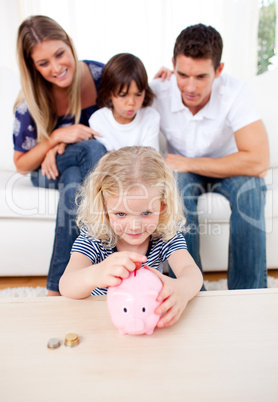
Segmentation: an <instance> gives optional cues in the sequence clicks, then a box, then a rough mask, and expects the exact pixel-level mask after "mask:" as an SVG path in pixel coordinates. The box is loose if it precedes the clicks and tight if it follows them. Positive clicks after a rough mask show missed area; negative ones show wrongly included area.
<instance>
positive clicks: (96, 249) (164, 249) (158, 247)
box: [71, 228, 187, 296]
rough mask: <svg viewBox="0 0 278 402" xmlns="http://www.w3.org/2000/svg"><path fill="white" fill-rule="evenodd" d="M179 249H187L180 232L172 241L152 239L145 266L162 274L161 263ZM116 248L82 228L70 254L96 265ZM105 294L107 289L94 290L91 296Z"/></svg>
mask: <svg viewBox="0 0 278 402" xmlns="http://www.w3.org/2000/svg"><path fill="white" fill-rule="evenodd" d="M180 249H187V246H186V242H185V239H184V237H183V235H182V233H181V232H177V233H176V235H175V236H174V237H172V239H170V240H168V241H163V240H161V239H160V238H156V239H152V240H151V241H150V244H149V248H148V251H147V254H146V255H147V257H148V260H147V262H146V265H148V266H150V267H152V268H155V269H158V270H159V271H160V272H162V269H163V267H162V263H163V262H164V261H166V260H168V258H169V257H170V255H171V254H172V253H173V252H174V251H176V250H180ZM116 251H117V249H116V248H111V247H110V248H106V247H104V246H103V244H102V242H101V241H100V240H99V239H95V238H92V237H91V236H90V235H89V233H88V232H87V231H86V229H85V228H82V230H81V233H80V235H79V236H78V238H77V239H76V240H75V242H74V244H73V246H72V250H71V252H78V253H81V254H84V255H85V256H86V257H88V258H89V259H90V261H91V262H92V264H98V263H100V262H101V261H103V260H105V258H107V257H108V256H109V255H111V254H112V253H114V252H116ZM106 293H107V288H96V289H94V290H93V291H92V293H91V294H92V295H94V296H100V295H105V294H106Z"/></svg>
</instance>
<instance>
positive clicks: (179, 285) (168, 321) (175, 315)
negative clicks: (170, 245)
mask: <svg viewBox="0 0 278 402" xmlns="http://www.w3.org/2000/svg"><path fill="white" fill-rule="evenodd" d="M146 268H147V269H149V270H150V271H152V272H153V273H154V274H155V275H156V276H158V278H159V279H160V280H161V282H162V283H163V288H162V290H161V292H160V293H159V295H158V297H157V301H159V302H161V304H160V306H158V307H157V309H156V311H155V312H156V314H159V315H161V318H160V320H159V321H158V323H157V326H158V327H160V328H162V327H170V326H171V325H173V324H175V322H177V321H178V319H179V318H180V316H181V314H182V312H183V310H184V309H185V307H186V305H187V303H188V301H189V300H188V298H187V297H186V291H185V289H186V287H185V286H184V278H180V279H179V278H177V279H176V278H170V277H168V276H166V275H163V274H161V273H160V272H159V271H158V270H157V269H154V268H151V267H146Z"/></svg>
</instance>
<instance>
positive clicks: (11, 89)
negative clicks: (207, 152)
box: [0, 68, 278, 277]
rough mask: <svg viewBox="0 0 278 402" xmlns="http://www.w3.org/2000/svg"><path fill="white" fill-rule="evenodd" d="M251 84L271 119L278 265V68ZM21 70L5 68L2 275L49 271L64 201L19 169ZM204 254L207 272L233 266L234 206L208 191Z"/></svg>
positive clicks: (273, 239) (275, 261)
mask: <svg viewBox="0 0 278 402" xmlns="http://www.w3.org/2000/svg"><path fill="white" fill-rule="evenodd" d="M249 83H250V86H251V89H252V91H253V93H254V96H255V98H256V100H257V103H258V106H259V108H260V110H261V113H262V117H263V120H264V122H265V125H266V128H267V131H268V135H269V141H270V152H271V168H270V169H269V172H268V175H267V177H266V182H267V186H268V193H267V202H266V210H265V214H266V223H267V267H268V268H269V269H271V268H278V253H277V254H276V251H275V250H276V246H277V245H278V133H276V131H278V130H277V129H276V113H277V111H278V98H277V95H276V91H275V90H274V88H278V69H276V70H274V71H272V72H267V73H264V74H262V75H260V76H257V77H255V78H254V79H252V80H251V81H250V82H249ZM19 87H20V85H19V80H18V77H17V75H16V74H15V73H13V72H11V71H9V70H7V69H5V68H0V110H1V120H0V127H1V132H2V144H1V151H0V152H1V158H0V200H1V204H0V224H1V232H0V244H1V264H0V277H1V276H28V275H30V276H31V275H47V272H48V266H49V261H50V257H51V251H52V244H53V238H54V230H55V217H56V208H57V202H58V192H57V191H56V190H45V189H38V188H35V187H33V186H32V184H31V182H30V179H29V177H28V176H22V175H20V174H18V173H16V170H15V167H14V164H13V143H12V126H13V112H12V107H13V103H14V100H15V98H16V96H17V93H18V90H19ZM198 212H199V215H200V228H201V232H202V235H201V256H202V261H203V268H204V271H219V270H226V269H227V260H228V237H229V216H230V207H229V204H228V202H227V201H226V199H225V198H224V197H222V196H221V195H217V194H205V195H203V196H202V197H201V198H200V202H199V205H198Z"/></svg>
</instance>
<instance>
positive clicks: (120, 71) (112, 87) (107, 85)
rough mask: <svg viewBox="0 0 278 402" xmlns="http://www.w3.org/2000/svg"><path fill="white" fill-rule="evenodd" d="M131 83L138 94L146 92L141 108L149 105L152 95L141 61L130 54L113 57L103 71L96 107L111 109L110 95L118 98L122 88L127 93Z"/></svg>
mask: <svg viewBox="0 0 278 402" xmlns="http://www.w3.org/2000/svg"><path fill="white" fill-rule="evenodd" d="M132 81H135V83H136V85H137V87H138V90H139V91H140V92H141V91H146V92H145V99H144V102H143V105H142V106H143V107H145V106H149V105H151V103H152V101H153V98H154V93H153V92H152V90H151V88H150V87H149V84H148V75H147V72H146V69H145V67H144V64H143V63H142V61H141V60H140V59H139V58H138V57H136V56H134V55H133V54H130V53H119V54H116V55H115V56H113V57H112V58H111V59H110V60H109V61H108V62H107V64H106V65H105V67H104V69H103V73H102V77H101V81H100V84H99V88H98V90H99V93H98V99H97V103H98V106H99V107H103V106H105V107H108V108H110V109H111V108H112V105H111V95H114V96H118V95H119V93H120V92H122V90H123V88H124V87H126V90H127V91H128V90H129V87H130V84H131V82H132Z"/></svg>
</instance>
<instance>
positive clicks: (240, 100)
mask: <svg viewBox="0 0 278 402" xmlns="http://www.w3.org/2000/svg"><path fill="white" fill-rule="evenodd" d="M222 48H223V44H222V38H221V36H220V34H219V33H218V32H217V31H216V30H215V29H214V28H212V27H211V26H205V25H203V24H198V25H193V26H190V27H188V28H186V29H184V30H183V31H182V32H181V33H180V35H179V36H178V38H177V40H176V43H175V47H174V57H173V66H174V73H175V74H173V75H172V76H171V78H170V80H168V81H167V80H166V81H165V82H163V81H162V80H161V79H156V80H154V81H153V82H152V84H151V87H152V89H153V91H154V93H155V94H156V99H155V101H154V104H153V107H155V108H156V109H157V110H158V111H159V112H160V115H161V127H160V128H161V131H162V133H163V134H164V136H165V137H166V140H167V146H168V152H169V153H168V155H167V157H166V161H167V163H168V164H169V166H170V167H171V168H172V169H173V170H175V171H177V172H178V174H177V178H178V183H179V187H180V191H181V193H182V196H183V200H184V207H185V213H186V217H187V223H188V225H189V232H188V233H186V234H185V237H186V241H187V245H188V250H189V252H190V253H191V255H192V257H193V258H194V259H195V261H196V263H197V264H198V266H199V267H200V269H202V265H201V260H200V254H199V226H198V216H197V212H196V211H197V202H198V197H199V196H200V195H201V194H203V193H204V192H207V191H212V192H216V193H220V194H222V195H224V197H226V198H227V199H228V201H229V202H230V206H231V210H232V213H231V218H230V241H229V263H228V287H229V289H246V288H263V287H266V286H267V271H266V235H265V218H264V205H265V192H266V187H265V184H264V180H263V176H264V175H265V174H266V171H267V169H268V166H269V148H268V139H267V133H266V130H265V127H264V124H263V122H262V120H261V118H260V115H259V113H258V111H257V109H256V106H255V104H254V101H253V98H252V96H251V94H250V92H249V89H248V87H247V86H246V84H244V83H242V82H240V81H239V80H237V79H235V78H233V77H231V76H228V75H226V74H222V71H223V67H224V64H223V63H221V55H222Z"/></svg>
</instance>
